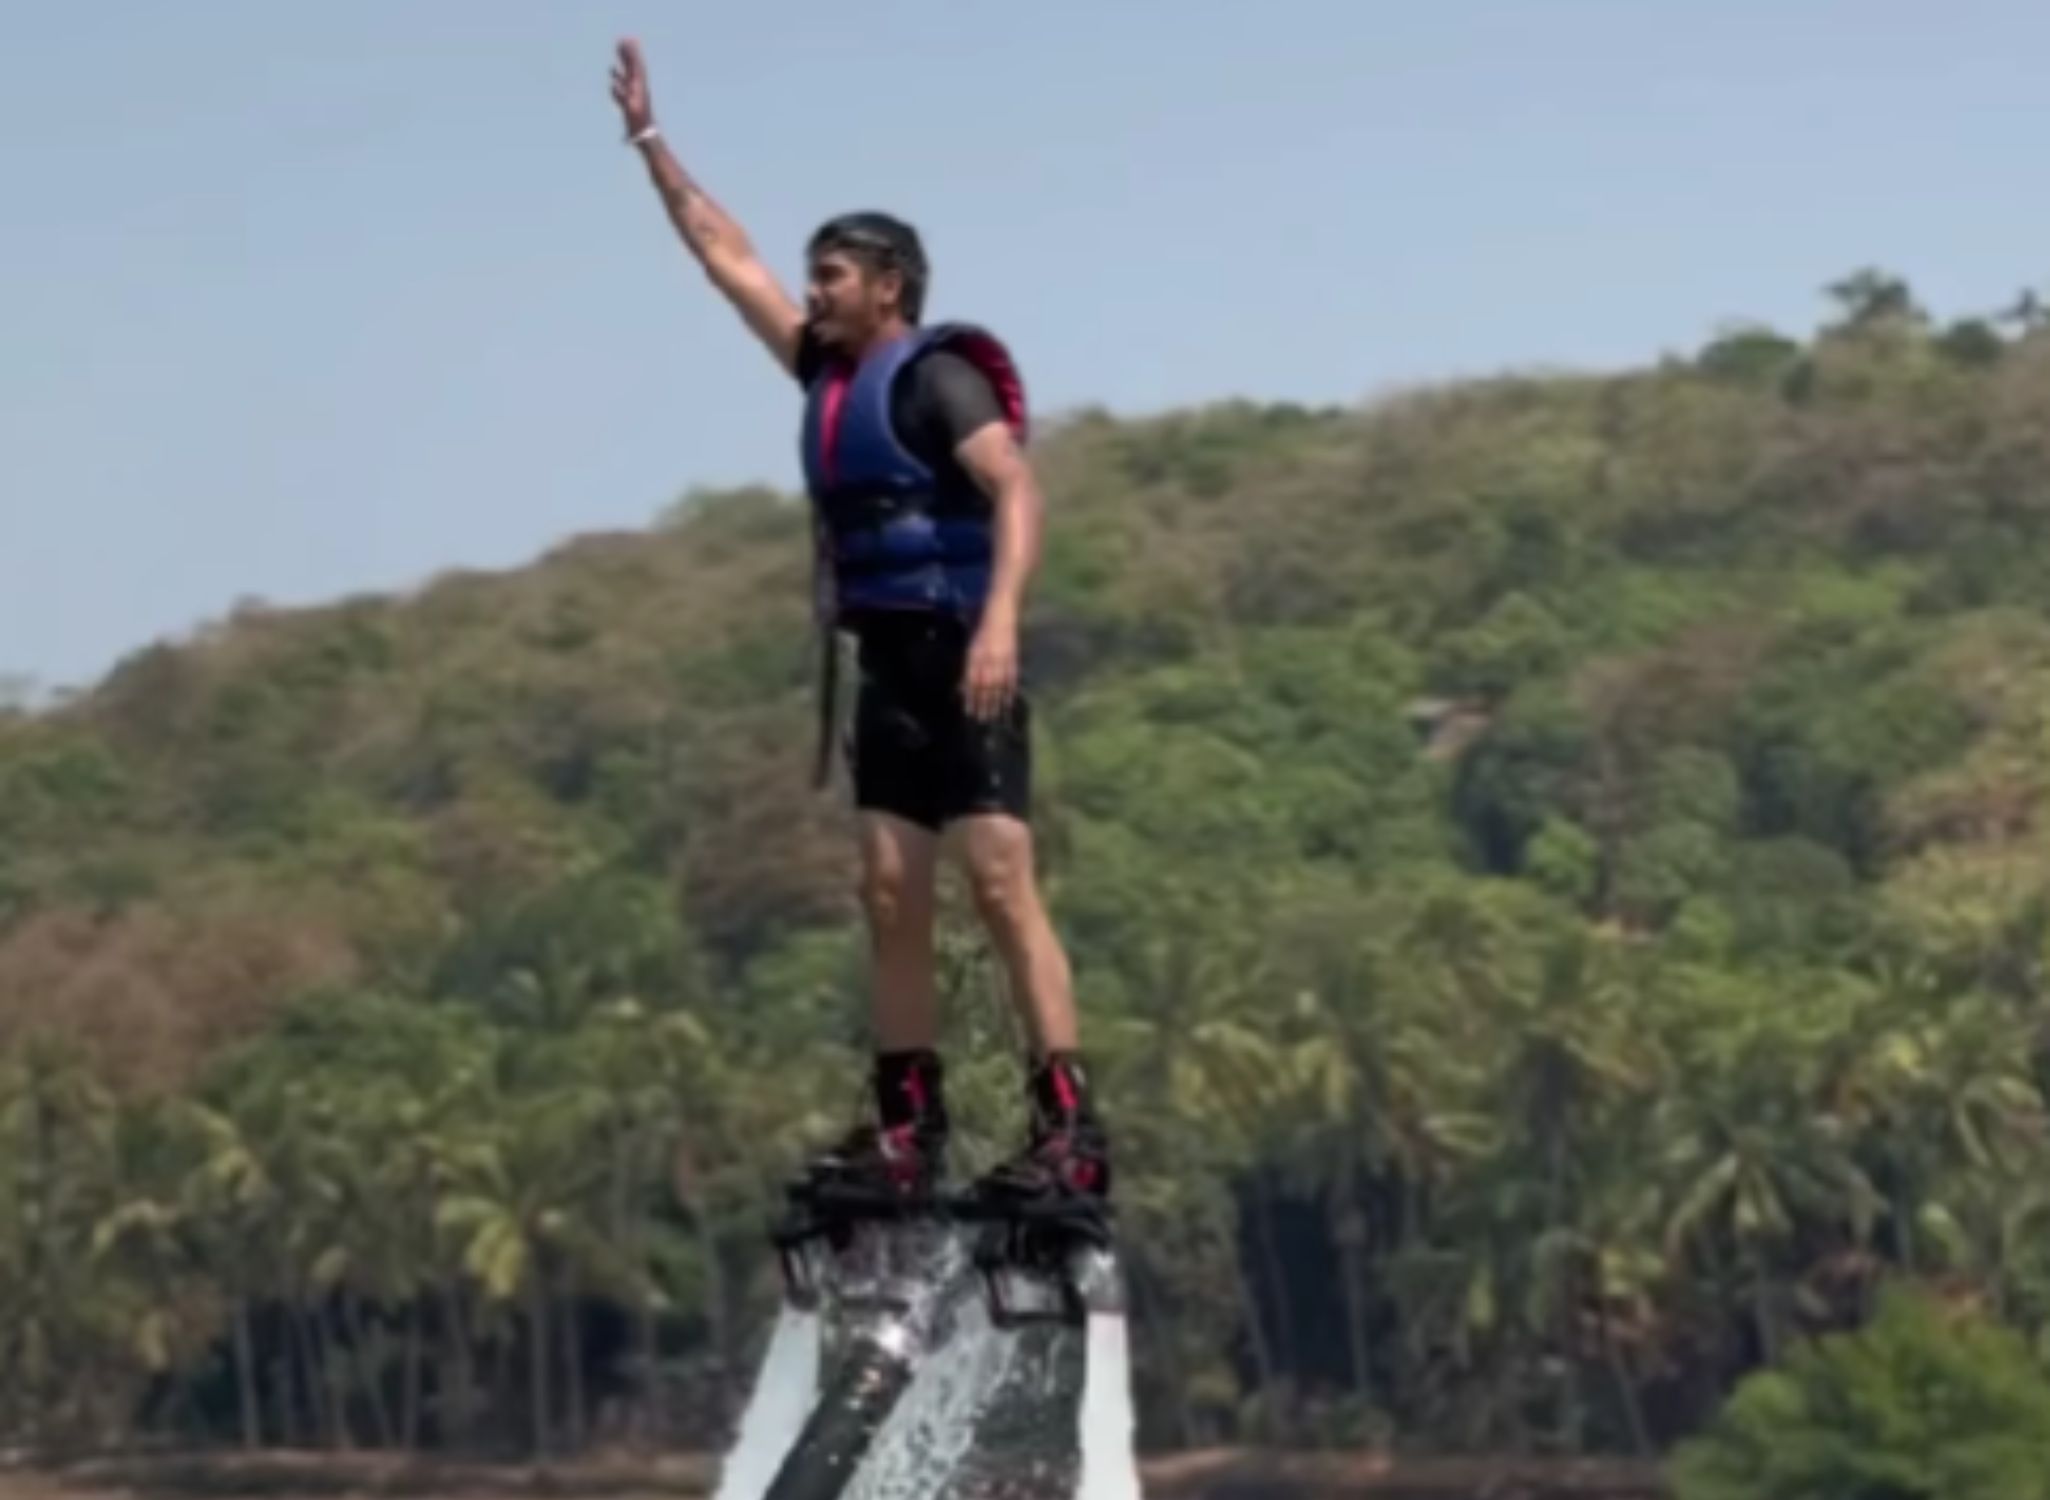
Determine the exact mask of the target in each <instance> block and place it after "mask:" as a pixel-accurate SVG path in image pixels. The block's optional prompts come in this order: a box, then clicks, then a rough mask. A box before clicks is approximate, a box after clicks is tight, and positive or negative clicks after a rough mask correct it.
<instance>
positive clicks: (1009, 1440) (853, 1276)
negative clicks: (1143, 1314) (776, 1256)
mask: <svg viewBox="0 0 2050 1500" xmlns="http://www.w3.org/2000/svg"><path fill="white" fill-rule="evenodd" d="M838 1270H839V1274H837V1275H836V1276H835V1277H834V1278H833V1280H834V1281H835V1282H836V1283H837V1285H834V1286H833V1287H832V1288H831V1289H830V1290H829V1291H828V1293H827V1296H826V1298H825V1301H824V1302H823V1304H822V1311H820V1312H816V1313H814V1312H804V1311H800V1310H798V1309H796V1308H794V1307H791V1306H788V1305H786V1306H785V1307H784V1308H783V1309H782V1311H781V1313H780V1314H779V1316H778V1319H777V1323H776V1328H775V1331H774V1334H773V1336H772V1338H771V1340H770V1344H769V1348H768V1351H767V1353H766V1354H765V1355H764V1357H763V1361H762V1369H761V1374H760V1376H759V1378H758V1379H757V1381H756V1385H755V1389H754V1391H753V1392H752V1393H751V1395H750V1397H749V1400H748V1405H747V1408H746V1410H745V1412H744V1413H743V1414H742V1418H741V1425H740V1431H739V1434H738V1436H737V1437H736V1439H735V1442H734V1444H733V1447H732V1449H731V1450H730V1452H729V1454H728V1458H727V1461H726V1464H725V1466H724V1470H723V1472H722V1474H721V1476H720V1483H719V1488H718V1491H717V1495H716V1497H715V1500H761V1497H762V1496H763V1494H764V1493H765V1492H766V1491H767V1489H768V1487H769V1485H770V1484H771V1482H772V1481H773V1480H774V1479H775V1476H776V1473H777V1470H778V1468H779V1467H780V1466H781V1465H782V1463H783V1460H784V1458H785V1456H786V1455H787V1454H788V1453H789V1451H790V1449H791V1447H792V1445H793V1444H794V1443H795V1442H796V1441H797V1440H798V1437H799V1434H800V1432H801V1431H802V1430H803V1429H804V1427H805V1423H806V1421H807V1418H808V1417H810V1415H811V1412H812V1408H813V1406H814V1405H815V1404H816V1401H817V1399H818V1391H819V1390H820V1388H821V1387H820V1382H821V1377H822V1375H824V1374H826V1373H828V1371H826V1370H824V1369H822V1365H826V1364H831V1365H832V1366H833V1367H834V1368H837V1367H838V1364H839V1362H840V1360H841V1359H842V1357H843V1355H842V1353H841V1352H840V1351H842V1350H844V1349H846V1347H847V1344H848V1340H849V1339H850V1338H852V1337H854V1336H855V1335H856V1332H857V1330H864V1329H865V1330H869V1331H870V1332H871V1333H873V1332H874V1331H875V1330H876V1329H878V1328H880V1327H881V1325H882V1323H884V1322H889V1323H892V1324H893V1325H895V1326H896V1329H897V1331H898V1332H899V1333H901V1334H902V1336H903V1337H904V1338H905V1339H906V1340H908V1343H909V1347H910V1349H912V1350H914V1351H918V1350H922V1351H924V1352H922V1353H914V1354H913V1358H915V1359H916V1360H917V1365H916V1369H915V1373H914V1377H913V1379H912V1381H911V1383H910V1385H909V1386H908V1387H907V1388H906V1389H905V1390H904V1392H903V1395H902V1396H901V1398H899V1399H898V1400H897V1402H896V1405H895V1407H894V1409H892V1410H891V1411H890V1412H889V1414H888V1415H887V1416H886V1417H882V1418H881V1421H880V1425H878V1426H877V1427H876V1428H875V1429H874V1432H873V1441H872V1443H869V1444H868V1445H867V1457H866V1459H865V1461H863V1462H862V1463H861V1465H860V1467H859V1468H858V1469H856V1471H855V1472H854V1474H853V1475H852V1477H851V1478H850V1479H849V1480H848V1482H847V1485H846V1488H845V1490H844V1491H842V1500H937V1497H939V1496H942V1495H944V1496H947V1497H949V1500H1140V1490H1139V1475H1138V1465H1137V1459H1136V1455H1135V1453H1134V1451H1133V1446H1132V1439H1133V1411H1132V1399H1131V1369H1130V1356H1129V1351H1128V1349H1127V1344H1126V1338H1127V1334H1126V1327H1125V1319H1124V1311H1123V1306H1122V1302H1123V1299H1122V1295H1121V1292H1122V1288H1121V1287H1120V1285H1119V1277H1118V1274H1117V1269H1116V1266H1115V1264H1114V1263H1113V1261H1112V1260H1111V1258H1110V1257H1108V1256H1098V1257H1094V1258H1091V1259H1090V1260H1089V1262H1088V1263H1087V1264H1085V1265H1084V1266H1082V1267H1081V1268H1080V1282H1079V1284H1080V1287H1081V1290H1082V1291H1083V1294H1084V1297H1085V1299H1086V1301H1087V1303H1088V1307H1089V1314H1088V1316H1087V1318H1086V1319H1085V1320H1084V1323H1083V1325H1082V1326H1081V1327H1076V1326H1074V1325H1072V1324H1066V1323H1050V1322H1042V1323H1034V1324H1031V1325H1028V1326H1025V1327H1023V1328H1016V1329H1013V1328H999V1327H997V1326H995V1325H994V1324H993V1323H992V1321H991V1318H990V1313H989V1307H988V1305H987V1303H986V1302H985V1300H984V1297H983V1288H982V1283H981V1280H980V1278H979V1277H978V1276H977V1275H976V1274H975V1273H974V1271H973V1270H972V1268H971V1267H970V1266H969V1265H968V1264H967V1257H966V1255H965V1252H964V1249H963V1246H962V1245H961V1243H960V1242H959V1241H958V1240H957V1239H956V1238H955V1237H954V1236H953V1235H951V1234H943V1236H942V1237H941V1239H940V1240H939V1242H937V1243H935V1242H934V1241H932V1240H930V1239H925V1238H924V1237H923V1236H900V1235H888V1236H879V1237H877V1239H876V1241H874V1242H872V1243H870V1244H867V1245H864V1246H862V1247H861V1249H860V1251H859V1252H858V1253H856V1254H855V1255H853V1256H851V1257H847V1258H845V1259H843V1260H842V1261H841V1263H840V1265H839V1268H838ZM890 1308H894V1309H895V1310H894V1311H888V1310H886V1309H890ZM878 1415H879V1416H880V1411H879V1412H878ZM863 1420H864V1421H866V1420H869V1419H866V1418H864V1419H863ZM852 1451H858V1450H850V1452H852ZM830 1482H832V1483H837V1481H830Z"/></svg>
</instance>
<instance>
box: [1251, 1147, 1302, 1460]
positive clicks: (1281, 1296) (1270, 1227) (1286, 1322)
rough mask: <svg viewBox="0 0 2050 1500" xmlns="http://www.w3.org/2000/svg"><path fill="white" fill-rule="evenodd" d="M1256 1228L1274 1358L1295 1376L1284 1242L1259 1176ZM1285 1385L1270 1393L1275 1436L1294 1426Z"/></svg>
mask: <svg viewBox="0 0 2050 1500" xmlns="http://www.w3.org/2000/svg"><path fill="white" fill-rule="evenodd" d="M1253 1227H1254V1232H1255V1234H1256V1236H1257V1238H1258V1239H1259V1242H1260V1265H1261V1270H1262V1272H1263V1274H1264V1276H1265V1278H1266V1281H1267V1283H1268V1285H1269V1287H1270V1288H1271V1289H1272V1292H1273V1299H1274V1342H1273V1350H1272V1358H1273V1361H1274V1364H1275V1366H1276V1370H1277V1373H1279V1372H1286V1373H1287V1374H1288V1375H1289V1376H1291V1377H1294V1376H1298V1375H1299V1374H1300V1371H1299V1370H1298V1368H1297V1365H1296V1358H1295V1327H1294V1321H1293V1305H1292V1303H1291V1302H1290V1300H1289V1295H1288V1276H1287V1268H1286V1267H1285V1266H1284V1265H1283V1264H1282V1259H1281V1244H1280V1241H1279V1240H1278V1239H1277V1238H1276V1236H1275V1233H1274V1195H1273V1194H1272V1193H1271V1192H1269V1191H1268V1189H1267V1182H1266V1179H1265V1178H1264V1177H1260V1178H1257V1179H1256V1181H1255V1186H1254V1188H1253ZM1284 1390H1285V1387H1284V1386H1281V1385H1276V1386H1274V1387H1272V1388H1271V1389H1270V1391H1269V1392H1268V1394H1269V1395H1270V1396H1272V1397H1274V1398H1275V1400H1276V1404H1275V1405H1274V1406H1273V1407H1271V1408H1270V1409H1271V1410H1272V1411H1274V1412H1275V1414H1276V1417H1277V1418H1278V1420H1279V1421H1280V1423H1281V1430H1280V1431H1278V1432H1277V1433H1276V1434H1275V1436H1276V1437H1284V1436H1286V1435H1287V1434H1288V1433H1289V1432H1292V1431H1294V1429H1295V1403H1294V1402H1292V1401H1286V1400H1283V1399H1281V1398H1282V1395H1283V1392H1284Z"/></svg>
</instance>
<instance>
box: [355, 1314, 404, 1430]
mask: <svg viewBox="0 0 2050 1500" xmlns="http://www.w3.org/2000/svg"><path fill="white" fill-rule="evenodd" d="M342 1316H343V1319H344V1321H345V1322H346V1324H347V1326H348V1331H349V1349H350V1352H351V1354H352V1355H353V1360H352V1362H353V1363H354V1365H355V1366H356V1378H357V1379H358V1380H360V1381H362V1382H363V1389H364V1392H365V1394H366V1395H367V1396H368V1397H369V1399H370V1419H371V1421H372V1422H373V1423H375V1424H376V1427H377V1441H378V1445H379V1446H380V1447H383V1448H386V1449H390V1448H396V1447H397V1446H398V1441H399V1435H398V1431H397V1429H396V1428H394V1427H393V1426H392V1419H391V1403H390V1402H388V1401H386V1400H385V1399H384V1368H383V1366H382V1364H381V1363H380V1362H379V1360H378V1358H377V1353H376V1351H375V1350H374V1349H372V1348H371V1347H370V1328H369V1325H368V1324H367V1323H365V1322H364V1320H363V1302H362V1299H361V1298H359V1297H355V1296H352V1295H350V1294H349V1293H348V1292H346V1291H345V1292H343V1293H342Z"/></svg>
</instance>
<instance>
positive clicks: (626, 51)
mask: <svg viewBox="0 0 2050 1500" xmlns="http://www.w3.org/2000/svg"><path fill="white" fill-rule="evenodd" d="M612 102H613V103H614V104H617V105H618V106H619V117H620V119H621V120H623V121H624V122H625V124H626V133H627V135H628V136H629V137H631V136H636V135H639V134H640V133H641V132H642V131H643V130H646V129H647V128H648V127H649V126H651V125H653V124H654V123H655V105H654V102H653V100H651V99H650V98H649V97H648V69H647V65H646V64H645V63H643V62H642V61H641V47H640V43H638V42H636V41H634V40H633V38H631V37H628V38H627V39H626V40H625V41H622V42H621V43H620V44H619V61H618V62H617V63H615V64H613V67H612Z"/></svg>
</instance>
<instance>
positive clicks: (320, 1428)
mask: <svg viewBox="0 0 2050 1500" xmlns="http://www.w3.org/2000/svg"><path fill="white" fill-rule="evenodd" d="M291 1323H292V1335H293V1337H292V1343H293V1345H294V1346H295V1347H296V1348H297V1349H298V1351H299V1376H300V1379H302V1380H304V1381H305V1382H306V1410H307V1413H308V1415H310V1416H311V1417H312V1419H313V1430H314V1432H315V1433H316V1434H318V1438H317V1441H319V1442H323V1443H326V1444H327V1445H328V1446H329V1447H333V1446H334V1442H335V1424H334V1418H333V1417H332V1416H330V1415H329V1413H328V1389H327V1377H326V1376H325V1375H324V1374H323V1373H322V1372H321V1368H320V1336H319V1332H318V1330H317V1329H315V1327H314V1324H313V1314H312V1313H311V1312H310V1311H308V1309H307V1307H306V1304H305V1303H303V1302H301V1301H300V1300H298V1298H296V1297H295V1298H293V1300H292V1315H291Z"/></svg>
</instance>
